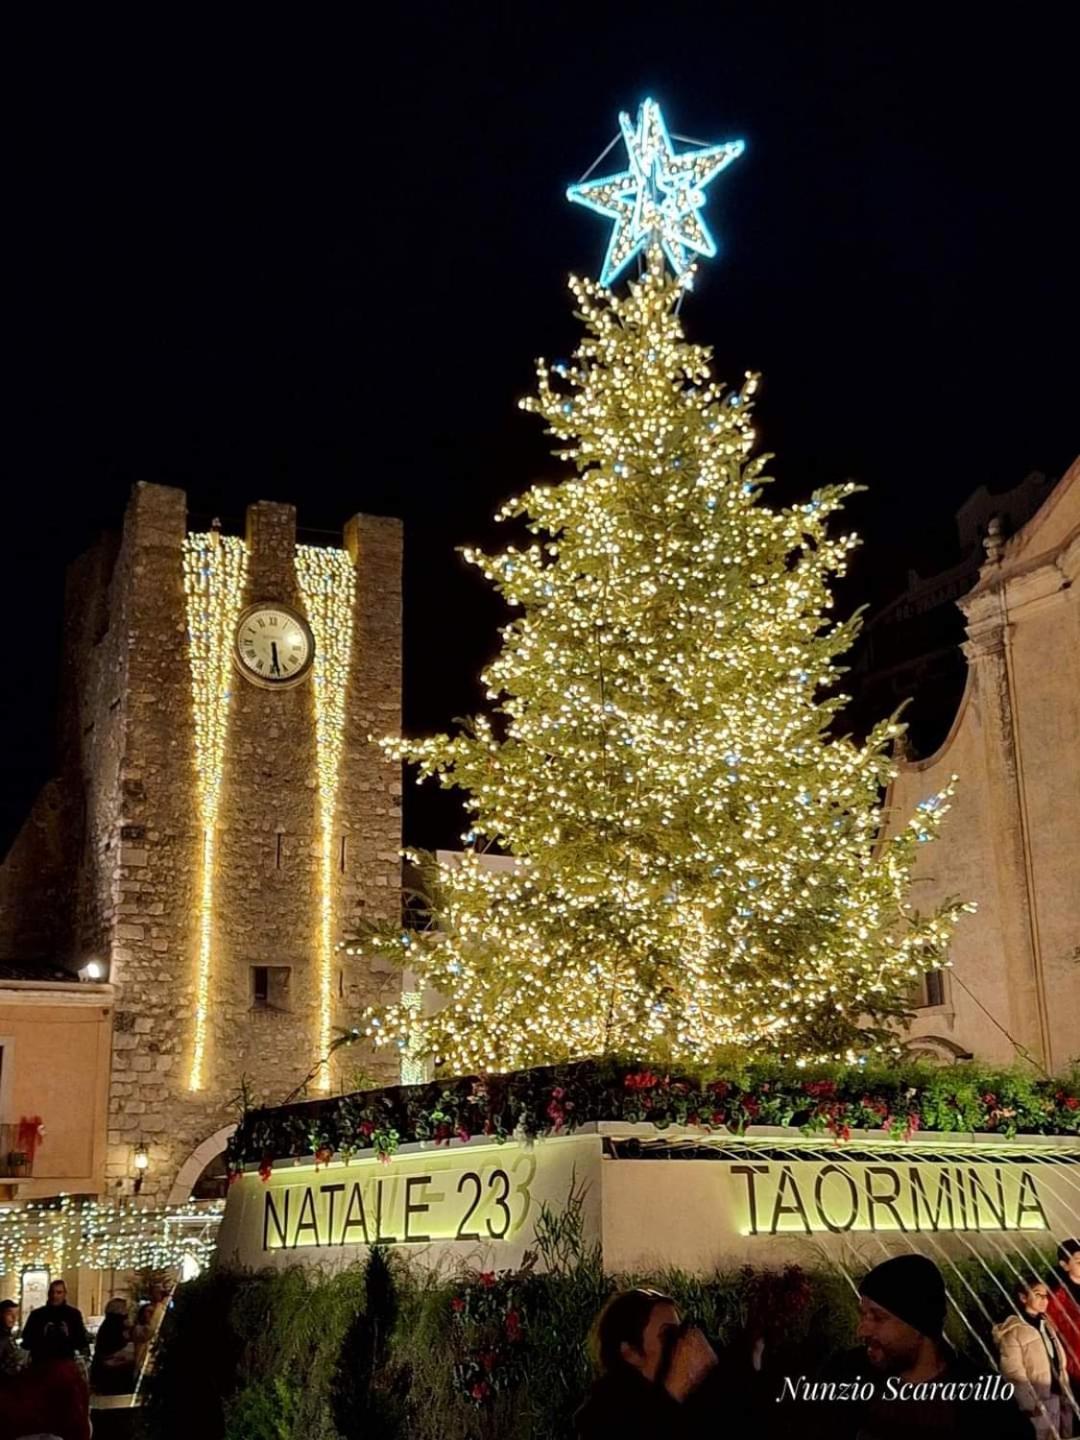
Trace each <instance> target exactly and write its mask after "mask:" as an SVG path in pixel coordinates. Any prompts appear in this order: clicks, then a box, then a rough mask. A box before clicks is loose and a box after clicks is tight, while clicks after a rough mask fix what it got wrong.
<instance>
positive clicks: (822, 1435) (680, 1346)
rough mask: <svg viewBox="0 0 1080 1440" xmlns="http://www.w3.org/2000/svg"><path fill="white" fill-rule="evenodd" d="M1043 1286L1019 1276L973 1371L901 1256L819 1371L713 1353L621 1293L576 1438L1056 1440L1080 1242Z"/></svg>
mask: <svg viewBox="0 0 1080 1440" xmlns="http://www.w3.org/2000/svg"><path fill="white" fill-rule="evenodd" d="M1057 1259H1058V1264H1057V1271H1056V1273H1055V1274H1053V1275H1052V1276H1050V1277H1049V1283H1044V1282H1043V1281H1042V1280H1039V1279H1036V1278H1035V1277H1034V1276H1032V1277H1030V1278H1029V1277H1023V1278H1018V1279H1017V1282H1016V1285H1015V1288H1014V1292H1013V1295H1012V1309H1011V1311H1010V1313H1009V1315H1008V1316H1007V1318H1005V1319H1003V1320H1002V1322H1001V1323H1000V1324H999V1325H997V1326H995V1327H994V1330H993V1339H994V1342H995V1343H996V1345H997V1347H998V1354H997V1357H996V1363H995V1358H994V1357H992V1356H991V1355H990V1354H989V1353H988V1354H987V1356H986V1364H985V1365H984V1366H981V1367H980V1366H978V1365H974V1364H972V1363H971V1362H970V1361H969V1360H967V1359H966V1358H965V1357H964V1356H962V1355H959V1354H958V1353H957V1352H956V1351H955V1350H954V1349H953V1348H952V1346H951V1345H950V1344H949V1342H948V1341H947V1340H946V1339H945V1334H944V1331H945V1318H946V1308H947V1302H948V1297H947V1294H946V1289H945V1281H944V1279H943V1277H942V1274H941V1271H940V1270H939V1269H938V1267H937V1266H936V1265H935V1264H934V1262H933V1261H932V1260H929V1259H927V1258H925V1257H924V1256H922V1255H914V1254H912V1255H898V1256H894V1257H893V1258H892V1259H890V1260H886V1261H884V1262H883V1263H882V1264H880V1265H878V1266H876V1267H875V1268H874V1269H872V1270H871V1271H869V1273H868V1274H867V1275H865V1276H864V1277H863V1279H862V1281H861V1283H860V1285H859V1287H858V1315H857V1320H856V1329H855V1333H856V1338H857V1340H858V1345H857V1346H856V1347H855V1348H854V1349H852V1350H850V1351H846V1352H844V1353H843V1354H841V1355H838V1356H836V1357H834V1358H833V1360H832V1361H830V1362H829V1364H828V1365H826V1367H825V1368H824V1369H823V1370H822V1372H821V1373H819V1374H816V1375H809V1376H808V1375H786V1374H782V1373H778V1372H777V1371H776V1370H775V1369H773V1368H772V1367H770V1365H769V1363H768V1356H767V1354H766V1353H765V1347H764V1346H763V1344H762V1342H761V1341H760V1339H759V1340H758V1341H757V1343H756V1344H755V1345H754V1347H753V1350H752V1352H751V1357H750V1359H749V1361H748V1362H741V1361H739V1360H736V1361H735V1363H734V1364H733V1363H732V1360H731V1357H730V1356H726V1355H724V1353H723V1352H722V1351H721V1352H719V1353H718V1351H717V1350H716V1349H714V1348H713V1346H712V1345H711V1344H710V1343H709V1341H708V1339H707V1338H706V1336H705V1334H704V1333H703V1331H702V1330H701V1329H700V1328H699V1327H698V1326H697V1325H695V1324H694V1323H693V1321H692V1319H691V1318H690V1317H687V1316H683V1315H681V1314H680V1312H679V1309H678V1306H677V1305H676V1304H675V1302H674V1301H673V1300H672V1299H671V1298H670V1297H669V1296H667V1295H663V1294H661V1293H660V1292H658V1291H656V1290H647V1289H635V1290H624V1291H621V1292H620V1293H619V1294H617V1295H615V1296H613V1297H612V1298H611V1299H610V1300H609V1301H608V1303H607V1305H606V1306H605V1307H604V1309H603V1310H602V1311H601V1313H600V1315H599V1317H598V1318H597V1322H596V1326H595V1329H594V1360H595V1364H596V1369H597V1378H596V1380H595V1382H594V1383H593V1386H592V1389H591V1391H590V1393H589V1396H588V1398H587V1400H586V1401H585V1404H584V1405H583V1406H582V1407H581V1409H580V1410H579V1411H578V1413H577V1415H576V1417H575V1423H576V1428H577V1434H578V1437H579V1440H660V1437H663V1440H691V1437H695V1440H696V1437H698V1436H701V1437H704V1436H713V1435H715V1436H720V1435H724V1436H727V1435H734V1434H738V1435H743V1434H753V1435H754V1436H756V1437H762V1436H773V1435H775V1436H784V1437H792V1440H794V1437H800V1440H801V1437H811V1440H812V1437H817V1440H916V1437H941V1440H944V1437H946V1436H958V1437H968V1440H1066V1437H1069V1436H1072V1435H1074V1434H1077V1435H1080V1240H1075V1239H1074V1240H1066V1241H1063V1242H1062V1244H1061V1245H1060V1246H1059V1247H1058V1257H1057Z"/></svg>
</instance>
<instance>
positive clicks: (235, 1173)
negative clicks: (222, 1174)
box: [229, 1170, 240, 1188]
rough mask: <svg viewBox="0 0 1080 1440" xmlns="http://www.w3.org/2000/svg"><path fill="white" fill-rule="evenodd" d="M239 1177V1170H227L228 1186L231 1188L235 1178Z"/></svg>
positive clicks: (235, 1180)
mask: <svg viewBox="0 0 1080 1440" xmlns="http://www.w3.org/2000/svg"><path fill="white" fill-rule="evenodd" d="M239 1179H240V1171H239V1170H230V1171H229V1186H230V1188H231V1187H232V1186H233V1185H235V1184H236V1182H237V1180H239Z"/></svg>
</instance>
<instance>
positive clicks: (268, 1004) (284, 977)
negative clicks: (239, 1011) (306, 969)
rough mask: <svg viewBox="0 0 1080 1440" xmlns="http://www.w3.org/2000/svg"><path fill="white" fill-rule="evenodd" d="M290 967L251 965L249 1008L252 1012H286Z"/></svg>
mask: <svg viewBox="0 0 1080 1440" xmlns="http://www.w3.org/2000/svg"><path fill="white" fill-rule="evenodd" d="M291 975H292V967H291V966H290V965H253V966H252V967H251V1008H252V1009H253V1010H288V1008H289V978H290V976H291Z"/></svg>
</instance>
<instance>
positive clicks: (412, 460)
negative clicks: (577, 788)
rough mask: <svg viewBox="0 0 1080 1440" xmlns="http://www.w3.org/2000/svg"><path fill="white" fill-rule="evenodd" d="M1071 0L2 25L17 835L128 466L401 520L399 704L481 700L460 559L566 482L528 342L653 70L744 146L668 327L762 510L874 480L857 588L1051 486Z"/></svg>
mask: <svg viewBox="0 0 1080 1440" xmlns="http://www.w3.org/2000/svg"><path fill="white" fill-rule="evenodd" d="M1069 9H1070V7H1067V6H1065V5H1057V6H1048V5H1040V4H1031V3H1029V4H1026V5H1025V6H1024V7H1023V8H1022V10H1020V11H1013V12H1007V13H1010V14H1011V15H1012V19H1013V20H1014V21H1015V22H1016V25H1017V26H1018V27H1019V28H1014V27H1013V24H1011V23H1010V24H1006V23H1004V21H1001V20H998V19H996V18H993V17H992V15H991V11H990V8H989V7H985V6H975V5H963V6H955V7H949V6H941V5H938V6H934V7H930V6H925V7H920V6H918V5H914V6H912V5H906V6H903V7H900V6H892V7H884V6H867V5H858V6H855V5H852V6H842V5H833V6H820V5H803V6H799V7H796V6H789V7H783V6H771V5H751V6H741V7H740V6H734V5H728V4H715V3H714V4H701V5H699V6H693V7H691V6H679V5H672V4H666V5H652V6H645V5H634V4H618V5H616V4H608V3H592V4H588V3H578V4H576V5H574V6H568V7H565V8H563V7H560V6H558V5H550V4H548V5H543V6H537V5H528V4H516V5H512V6H496V5H490V4H489V5H485V6H481V5H477V4H462V3H458V4H454V5H450V4H445V5H433V4H419V5H413V6H409V7H405V6H397V7H394V11H393V13H392V14H390V15H389V16H388V15H387V14H385V13H381V14H380V13H378V12H376V11H375V10H374V9H373V8H372V9H371V12H370V15H371V16H377V18H370V16H369V15H368V14H367V12H365V18H364V20H363V22H362V23H357V24H356V25H355V26H347V25H345V24H343V23H342V24H327V25H326V26H325V27H324V28H316V27H315V26H314V25H313V24H312V23H311V21H310V20H309V18H308V13H307V12H304V11H303V10H294V11H292V12H291V16H292V20H293V24H292V25H290V26H283V27H280V28H275V25H276V22H274V21H270V20H268V19H267V13H268V12H266V11H263V12H259V11H249V12H248V13H249V15H250V17H251V21H250V25H249V27H248V28H247V29H245V30H244V31H243V33H231V34H230V33H226V31H225V30H223V29H222V28H220V27H219V26H218V25H216V24H215V25H214V27H212V28H207V29H205V30H202V29H197V28H195V27H194V26H193V25H191V24H190V23H189V24H187V25H186V26H185V24H184V23H183V21H182V20H180V19H176V20H175V22H174V28H173V29H171V30H167V29H165V28H151V27H150V23H149V22H146V21H144V22H143V24H144V26H145V27H146V28H143V29H137V28H136V29H132V28H131V27H130V25H125V26H124V27H123V28H120V27H119V26H118V27H117V28H116V29H115V30H110V29H109V28H107V26H106V24H105V23H104V22H103V21H102V20H101V17H100V16H99V15H96V16H95V17H94V20H93V28H86V29H85V30H76V29H72V28H68V29H62V28H59V26H60V21H59V19H57V18H56V17H55V16H54V17H53V18H52V19H51V21H50V24H51V26H52V28H51V29H50V30H49V32H48V33H47V34H46V33H41V34H37V35H31V36H26V37H24V38H23V39H22V41H21V42H20V44H19V45H18V46H14V47H11V48H9V53H8V58H9V79H8V81H7V82H6V83H7V85H8V87H9V98H10V99H13V100H14V104H13V106H12V107H11V115H12V116H13V117H14V118H13V119H12V121H11V123H10V124H9V126H8V127H7V133H6V137H5V138H6V146H5V149H6V151H7V154H8V159H9V165H8V167H6V187H5V188H6V192H7V193H6V197H5V198H6V201H7V203H6V205H5V207H4V209H5V226H4V228H5V231H6V239H7V242H8V244H7V246H6V247H5V248H6V249H7V250H8V260H7V263H6V266H5V278H6V286H5V288H6V291H7V296H6V299H7V304H6V305H5V307H4V308H5V324H4V339H5V343H6V347H7V350H8V361H9V363H8V367H7V369H8V372H9V377H11V378H9V381H8V385H7V395H6V400H7V404H6V405H5V411H6V419H5V423H4V431H3V455H4V469H5V472H6V474H5V481H4V492H3V493H4V508H5V519H6V522H7V524H6V532H7V565H6V567H5V572H4V583H5V596H4V602H5V610H4V615H5V629H6V631H7V635H8V645H7V647H6V653H7V665H6V667H5V676H4V693H3V703H2V710H0V725H2V731H3V742H4V743H3V746H2V748H0V757H2V765H3V777H2V812H3V813H2V816H0V821H2V826H0V831H2V837H3V838H6V837H7V836H8V835H10V833H11V830H12V828H13V827H14V826H15V825H16V824H17V823H18V820H19V819H20V818H21V815H22V814H23V813H24V812H25V809H26V808H27V806H28V805H29V803H30V801H31V800H32V797H33V794H34V792H35V790H36V789H37V787H38V785H39V784H40V783H41V782H42V781H43V780H44V779H45V778H47V776H48V774H49V773H50V767H51V764H52V755H51V730H52V724H53V712H54V708H55V671H56V666H57V661H58V633H59V622H60V600H61V593H62V584H63V571H64V566H65V564H66V563H67V562H68V561H69V560H70V559H71V558H72V557H73V556H74V555H76V554H77V553H78V552H79V550H80V549H81V548H83V547H85V546H86V545H87V544H89V543H90V542H91V541H92V540H93V538H94V536H95V534H96V533H97V531H99V530H100V529H101V528H105V527H110V526H115V525H116V524H117V523H118V522H119V520H120V517H121V514H122V510H123V506H124V503H125V499H126V496H127V493H128V491H129V489H130V486H131V485H132V483H133V482H134V481H136V480H152V481H158V482H162V483H167V484H173V485H179V486H182V487H183V488H185V489H186V490H187V492H188V496H189V505H190V509H191V512H192V517H193V519H195V520H196V521H200V522H205V521H207V520H209V518H210V517H211V516H212V515H220V516H221V517H222V519H223V521H224V522H225V524H226V526H227V527H229V526H230V525H235V526H236V527H237V528H239V525H240V523H241V520H242V516H243V511H244V508H245V506H246V505H247V504H248V503H249V502H250V501H253V500H257V499H274V500H289V501H293V502H295V503H296V504H297V505H298V507H299V512H300V513H299V523H300V526H301V528H302V530H304V531H307V532H317V531H318V530H320V529H328V530H332V531H337V532H339V531H340V526H341V524H342V522H343V521H344V520H345V519H346V518H347V517H348V516H349V515H350V514H352V513H354V512H355V511H357V510H367V511H371V512H375V513H384V514H392V515H398V516H401V517H402V518H403V519H404V521H405V525H406V609H405V624H406V695H405V713H406V726H407V728H408V729H410V730H411V731H413V732H414V733H422V732H425V731H428V730H430V729H432V728H434V727H436V726H445V725H447V724H449V723H450V721H451V720H452V718H453V717H454V716H455V715H460V714H464V713H468V712H469V711H472V710H474V709H476V708H477V706H478V704H479V702H480V691H479V688H478V686H477V683H476V675H477V672H478V671H479V669H480V668H481V666H482V664H483V663H484V661H485V660H487V659H488V658H490V655H491V654H492V651H493V648H494V645H495V643H496V635H495V631H496V627H497V625H498V624H499V623H500V621H501V619H502V618H503V617H502V612H501V609H500V607H499V605H498V604H497V603H496V602H495V601H494V600H493V598H492V597H491V596H490V595H489V594H488V593H487V591H486V588H485V586H484V583H483V581H482V580H481V578H480V577H479V576H478V575H477V574H476V573H475V572H473V571H471V570H469V569H468V568H467V567H466V566H465V565H464V563H463V562H462V561H461V560H460V558H459V557H458V556H457V555H456V554H455V548H454V547H456V546H459V545H462V544H467V543H470V542H477V541H481V542H486V543H491V542H492V540H493V538H494V536H495V534H496V527H493V526H492V525H491V523H490V517H491V514H492V512H493V510H494V509H495V507H496V505H497V504H498V503H500V502H501V501H502V500H503V499H505V498H506V497H507V496H508V495H510V494H513V493H516V492H517V491H519V490H521V489H523V488H525V487H526V486H527V485H528V484H529V483H530V482H531V481H532V480H534V479H537V478H541V477H553V476H555V475H556V474H557V473H558V470H557V467H556V466H555V465H554V463H553V462H550V461H549V460H548V459H547V458H546V442H545V440H544V438H543V436H542V433H541V427H540V425H539V423H538V422H537V421H536V420H535V419H533V418H531V417H529V416H526V415H523V414H521V413H520V412H519V411H518V410H517V408H516V400H517V398H518V397H519V396H520V395H521V394H523V393H524V392H525V391H527V389H528V388H529V386H530V384H531V377H532V361H533V357H534V356H535V355H537V354H544V355H547V356H548V357H550V358H554V357H558V356H564V355H569V353H570V352H571V350H572V349H573V347H574V345H575V343H576V340H577V334H578V331H577V326H576V323H575V322H574V321H573V319H572V317H571V313H570V308H569V304H568V296H567V294H566V292H565V289H564V279H565V276H566V274H567V273H568V271H570V270H571V269H574V268H576V269H579V270H582V271H586V272H589V273H593V274H595V273H597V271H598V269H599V265H600V261H601V259H602V256H603V252H604V247H605V244H606V236H607V228H606V225H605V222H603V221H602V220H601V219H600V218H599V217H596V216H593V215H591V214H589V213H588V212H587V211H585V210H583V209H580V208H579V207H572V206H570V205H568V204H567V203H566V202H565V200H564V198H563V192H564V190H565V187H566V185H567V183H569V182H572V181H574V180H576V179H578V178H579V177H580V175H581V174H582V173H583V172H584V171H585V170H586V169H587V168H588V166H589V165H590V164H591V163H592V161H593V160H594V159H595V158H596V156H597V155H598V154H599V152H600V151H601V150H602V149H603V148H604V147H605V145H607V143H608V141H609V140H610V139H612V137H613V136H614V135H615V133H616V130H617V114H618V111H619V110H620V109H622V108H626V109H631V110H635V109H636V106H637V104H638V102H639V100H640V99H641V98H642V97H643V96H645V95H647V94H651V95H652V96H654V97H655V98H656V99H658V100H659V101H660V102H661V104H662V105H663V107H664V110H665V113H666V115H667V117H668V120H669V123H670V125H671V128H672V129H673V130H674V131H676V132H677V133H681V134H685V135H692V136H695V137H699V138H701V139H705V140H709V141H720V140H726V139H730V138H733V137H736V136H742V137H743V138H744V139H745V140H746V141H747V146H748V148H747V153H746V155H745V156H744V157H743V158H742V159H741V160H739V161H738V162H736V164H734V165H733V166H731V167H730V169H729V170H727V171H726V172H725V173H724V174H723V175H722V176H721V177H720V178H719V179H718V180H717V181H716V182H715V183H714V184H713V186H712V187H711V189H710V192H709V196H710V203H709V207H708V210H707V218H708V220H709V223H710V225H711V226H712V228H713V230H714V232H716V233H717V234H718V235H719V237H720V239H721V243H722V246H723V253H722V257H721V259H720V260H718V261H714V262H712V263H711V264H709V265H708V266H707V267H706V269H705V271H704V274H703V276H702V278H701V280H700V282H699V285H698V288H697V290H696V291H695V293H694V295H693V296H691V297H690V299H689V301H688V303H687V305H686V306H685V307H684V312H683V313H684V317H685V320H686V324H687V327H688V330H689V333H690V335H691V337H692V338H693V339H695V340H699V341H702V342H705V343H709V344H711V345H712V346H713V347H714V350H715V368H716V371H717V373H718V375H719V376H720V377H722V378H728V379H732V380H737V379H738V378H739V377H740V376H741V374H742V372H743V371H744V370H746V369H758V370H761V371H762V372H764V377H765V378H764V387H763V393H762V400H761V404H760V406H759V409H758V419H759V433H760V434H761V437H762V442H763V444H764V446H765V447H766V448H767V449H769V450H772V451H775V452H777V455H778V459H777V462H776V465H775V467H774V471H775V473H776V474H777V475H778V477H779V479H780V484H779V486H778V487H777V488H776V489H774V491H773V492H772V493H773V498H774V499H782V500H787V499H790V498H795V497H797V496H802V495H805V493H806V492H807V491H808V490H809V489H810V488H811V487H812V486H813V485H815V484H821V483H827V482H831V481H836V480H843V479H846V478H855V479H857V480H859V481H861V482H862V483H863V484H865V485H867V486H868V487H869V493H868V494H865V495H862V496H859V497H857V498H856V499H855V500H854V501H853V502H852V504H851V506H850V509H849V512H848V513H849V515H850V516H851V518H852V522H853V523H854V525H855V526H856V528H858V529H859V530H860V532H861V533H862V534H863V535H864V537H865V540H866V543H865V546H864V549H863V551H862V552H861V554H860V557H859V559H858V560H857V561H856V563H855V565H854V567H853V573H852V576H851V577H850V580H849V581H848V582H846V588H845V590H844V592H843V597H842V598H843V601H844V604H845V606H847V607H848V608H850V607H851V606H853V605H854V604H856V603H858V602H860V601H861V600H863V599H870V600H874V599H881V598H885V597H887V596H888V595H889V594H891V593H892V590H893V589H895V588H896V586H897V585H898V584H900V583H902V578H903V575H904V573H905V571H906V569H907V567H908V566H909V565H911V566H914V567H916V568H918V569H920V570H922V571H923V573H929V572H930V571H932V569H933V568H934V566H935V565H937V564H939V563H944V561H945V560H947V559H948V558H949V555H950V544H951V541H952V535H953V520H952V516H953V511H954V510H955V508H956V506H957V505H958V504H959V503H960V502H961V501H962V500H963V499H964V498H965V497H966V496H967V495H968V494H969V493H970V491H971V490H973V489H974V488H975V487H976V486H977V485H979V484H986V485H987V486H988V487H989V488H990V489H992V490H1000V489H1005V488H1008V487H1011V486H1012V485H1014V484H1016V483H1017V482H1018V481H1019V480H1021V479H1022V478H1023V476H1024V475H1025V474H1026V473H1027V472H1028V471H1029V470H1033V469H1039V470H1042V471H1045V472H1046V473H1048V474H1052V475H1055V476H1057V475H1060V474H1061V473H1062V472H1063V471H1064V469H1065V468H1067V466H1068V464H1069V463H1070V462H1071V460H1072V459H1073V458H1074V457H1075V455H1076V453H1077V451H1078V450H1080V400H1078V396H1080V361H1078V354H1080V343H1078V335H1080V323H1078V322H1080V287H1078V279H1077V274H1078V264H1077V257H1078V242H1077V236H1076V229H1075V222H1074V221H1073V220H1072V218H1071V215H1070V210H1071V209H1072V208H1073V207H1074V206H1075V203H1076V201H1075V196H1076V189H1077V180H1078V175H1080V160H1078V156H1080V120H1078V104H1077V95H1076V73H1075V65H1076V54H1077V48H1076V39H1077V36H1076V34H1075V33H1074V31H1073V30H1072V29H1070V20H1069ZM950 12H955V13H950ZM176 13H177V14H179V12H176ZM286 13H289V12H286ZM1073 13H1074V14H1075V11H1074V12H1073ZM154 24H155V25H160V24H161V22H160V21H157V22H154ZM622 153H623V152H622V151H621V148H620V149H619V150H618V151H616V152H615V153H614V154H613V156H612V157H611V160H612V162H616V163H613V164H612V166H611V168H613V169H614V168H621V158H622ZM310 538H313V539H318V538H319V537H318V535H317V534H311V535H310ZM324 538H326V537H324ZM16 660H17V663H16ZM420 794H421V792H418V791H416V790H415V787H409V789H408V791H407V795H408V800H409V807H410V808H409V809H408V810H407V814H406V826H407V833H408V837H409V839H410V840H412V841H415V842H419V843H436V842H438V843H448V842H449V843H452V842H453V839H454V836H455V835H456V832H457V830H458V829H459V828H460V826H459V824H458V821H457V818H456V816H455V814H454V812H453V810H452V809H451V808H450V805H449V802H448V801H446V800H445V799H443V800H440V798H439V797H438V796H436V797H435V798H434V800H431V801H423V800H421V799H420V798H419V797H420Z"/></svg>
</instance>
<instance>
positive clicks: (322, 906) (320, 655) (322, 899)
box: [296, 545, 356, 1090]
mask: <svg viewBox="0 0 1080 1440" xmlns="http://www.w3.org/2000/svg"><path fill="white" fill-rule="evenodd" d="M296 578H297V581H298V583H299V585H300V591H301V594H302V595H303V597H304V606H305V609H306V611H307V619H308V624H309V625H310V626H311V632H312V635H313V636H314V639H315V660H314V665H313V673H312V684H313V687H314V696H315V755H316V767H317V786H318V805H319V896H318V907H317V922H316V947H317V952H318V1002H317V1015H318V1022H317V1023H318V1037H317V1045H318V1049H317V1051H316V1054H317V1055H318V1057H319V1058H320V1059H321V1060H322V1061H323V1062H324V1063H323V1064H322V1065H321V1066H320V1068H319V1072H318V1075H317V1077H316V1082H315V1083H316V1085H317V1087H318V1088H319V1089H320V1090H329V1088H330V1066H329V1063H328V1061H327V1057H328V1056H329V1054H330V1044H331V1031H332V1028H333V1027H332V1020H333V974H334V949H335V945H334V926H333V921H334V820H335V816H336V813H337V790H338V773H339V770H340V768H341V751H342V746H343V744H344V740H345V700H346V691H347V687H348V680H349V657H350V652H351V649H352V630H353V608H354V596H355V591H356V567H355V565H354V564H353V562H352V560H351V559H350V557H349V555H348V553H347V552H346V551H344V550H337V549H332V548H330V547H328V546H319V545H298V546H297V547H296Z"/></svg>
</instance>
